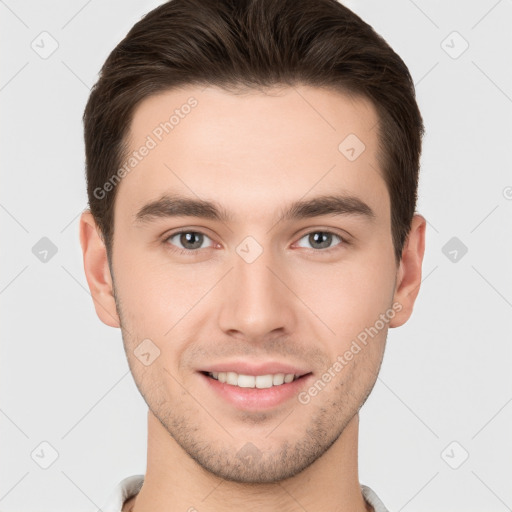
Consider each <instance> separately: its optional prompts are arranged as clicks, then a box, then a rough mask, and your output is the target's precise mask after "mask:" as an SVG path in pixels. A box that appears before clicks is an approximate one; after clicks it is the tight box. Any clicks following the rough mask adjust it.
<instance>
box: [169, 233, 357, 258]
mask: <svg viewBox="0 0 512 512" xmlns="http://www.w3.org/2000/svg"><path fill="white" fill-rule="evenodd" d="M184 233H195V234H198V235H203V236H205V237H207V238H210V237H209V236H208V235H207V234H205V233H203V232H201V231H194V230H185V229H184V230H181V231H176V232H175V233H171V234H170V235H168V236H166V237H165V238H164V240H163V243H164V245H165V246H166V247H167V249H168V250H170V251H171V252H173V253H175V254H178V255H180V256H183V255H184V256H189V257H194V256H196V255H198V254H200V251H201V249H180V248H179V247H176V246H174V245H172V244H171V243H169V240H170V239H171V238H173V237H175V236H177V235H181V234H184ZM314 233H324V234H328V235H333V236H335V237H337V238H339V240H340V243H338V244H336V245H333V246H332V247H328V248H327V249H312V248H309V250H310V251H313V252H315V253H317V254H319V253H322V254H330V253H331V252H332V251H334V250H337V249H339V246H341V245H343V246H347V245H350V242H349V241H348V240H347V239H346V238H344V237H342V236H341V235H339V234H338V233H335V232H334V231H329V230H322V229H315V230H312V231H308V232H307V233H304V234H303V235H302V236H301V237H300V238H299V240H298V241H300V240H302V239H303V238H305V237H307V236H309V235H311V234H314ZM210 240H211V239H210ZM209 248H210V247H205V248H204V249H209Z"/></svg>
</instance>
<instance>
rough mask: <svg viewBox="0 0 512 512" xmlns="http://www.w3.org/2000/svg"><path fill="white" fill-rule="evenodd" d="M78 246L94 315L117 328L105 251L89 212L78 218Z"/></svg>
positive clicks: (116, 316) (114, 304)
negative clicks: (80, 248) (79, 246)
mask: <svg viewBox="0 0 512 512" xmlns="http://www.w3.org/2000/svg"><path fill="white" fill-rule="evenodd" d="M80 245H81V247H82V254H83V262H84V271H85V277H86V279H87V284H88V285H89V290H90V291H91V296H92V299H93V302H94V308H95V310H96V314H97V315H98V317H99V319H100V320H101V321H102V322H103V323H104V324H106V325H109V326H110V327H119V326H120V322H119V317H118V314H117V309H116V303H115V300H114V293H113V285H112V276H111V275H110V268H109V265H108V259H107V249H106V247H105V244H104V243H103V240H102V238H101V236H100V233H99V229H98V227H97V225H96V222H95V221H94V217H93V216H92V213H91V212H90V210H85V211H84V212H83V213H82V215H81V217H80Z"/></svg>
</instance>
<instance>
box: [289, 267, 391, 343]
mask: <svg viewBox="0 0 512 512" xmlns="http://www.w3.org/2000/svg"><path fill="white" fill-rule="evenodd" d="M296 275H297V276H300V279H296V278H295V279H294V280H295V289H296V290H297V295H299V297H301V298H302V299H303V301H304V302H305V303H306V304H307V305H308V306H309V307H310V309H311V310H312V311H313V312H314V313H315V314H316V315H317V316H318V317H319V318H320V319H321V320H322V321H323V322H324V323H325V324H326V326H328V327H329V328H330V330H331V334H333V333H332V331H334V333H335V334H333V336H334V337H335V338H336V339H337V340H340V342H343V340H345V341H347V340H350V339H352V338H353V337H355V336H357V334H359V333H360V332H361V331H362V330H364V329H365V328H366V327H370V326H372V325H374V324H375V322H376V320H378V319H379V315H380V314H382V313H385V312H386V310H388V308H389V307H390V305H391V301H392V297H393V289H394V286H393V285H394V277H395V274H394V267H393V265H389V264H386V263H384V262H381V263H380V264H378V263H376V262H372V263H369V262H367V261H363V258H360V261H358V262H355V261H352V262H340V263H338V264H333V265H309V266H308V268H307V271H306V269H302V271H300V272H297V273H296ZM326 332H327V331H326Z"/></svg>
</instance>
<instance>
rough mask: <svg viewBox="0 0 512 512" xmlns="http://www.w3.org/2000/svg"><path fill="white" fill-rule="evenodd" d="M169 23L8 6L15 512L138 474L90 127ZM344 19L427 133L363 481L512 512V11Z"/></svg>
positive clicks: (10, 423) (7, 457) (141, 413)
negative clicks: (134, 34) (93, 276)
mask: <svg viewBox="0 0 512 512" xmlns="http://www.w3.org/2000/svg"><path fill="white" fill-rule="evenodd" d="M159 3H160V2H158V1H135V0H129V1H127V0H109V1H100V0H89V1H88V2H87V1H83V0H73V1H67V2H62V1H61V2H57V1H46V2H42V1H35V0H31V1H21V0H20V1H17V0H6V1H5V2H4V1H0V24H1V25H0V27H1V28H0V30H1V32H0V38H1V42H0V48H1V58H2V73H1V77H0V102H1V109H2V123H1V149H2V165H1V167H0V172H1V179H2V186H1V191H0V194H1V195H0V222H1V229H2V244H1V252H0V258H1V260H0V268H1V274H0V301H1V312H2V324H1V326H2V339H1V342H2V347H1V348H2V353H1V358H0V365H1V367H0V379H1V392H2V395H1V407H0V432H1V436H0V443H1V452H0V453H1V456H0V460H1V462H2V463H1V473H0V510H2V511H4V512H6V511H17V512H22V511H29V510H30V511H32V512H39V511H41V512H43V511H52V512H57V511H64V510H66V511H70V510H76V511H78V510H81V511H86V510H89V511H95V510H97V508H98V507H99V506H100V505H101V504H102V503H103V502H104V501H105V499H106V497H107V496H108V495H109V494H110V492H111V491H112V489H113V487H114V486H115V485H116V484H117V482H118V481H120V480H121V479H122V478H124V477H126V476H128V475H132V474H137V473H144V471H145V457H146V406H145V403H144V402H143V400H142V398H141V397H140V395H139V393H138V391H137V389H136V387H135V385H134V383H133V380H132V377H131V374H130V373H129V370H128V365H127V363H126V359H125V354H124V351H123V348H122V341H121V334H120V331H119V330H118V329H112V328H109V327H107V326H105V325H103V324H102V323H101V322H100V321H99V319H98V318H97V317H96V314H95V312H94V308H93V302H92V299H91V297H90V295H89V291H88V288H87V283H86V280H85V276H84V272H83V266H82V255H81V250H80V245H79V239H78V218H79V214H80V213H81V211H82V209H83V208H85V207H86V193H85V179H84V151H83V141H82V123H81V116H82V112H83V108H84V106H85V103H86V100H87V97H88V94H89V89H90V87H91V86H92V85H93V83H94V82H95V81H96V78H97V73H98V71H99V69H100V66H101V65H102V63H103V61H104V60H105V58H106V57H107V55H108V54H109V52H110V51H111V50H112V49H113V48H114V46H115V45H116V44H117V43H118V42H119V41H120V40H121V39H122V37H124V35H125V34H126V32H127V31H128V30H129V29H130V27H131V26H132V25H133V24H134V23H135V22H136V21H137V20H139V19H140V17H141V16H142V15H143V14H144V13H146V12H147V11H149V10H150V9H152V8H153V7H155V6H156V5H158V4H159ZM346 5H347V6H348V7H350V8H352V9H353V10H354V11H355V12H357V13H358V14H359V15H360V16H361V17H362V18H363V19H365V20H366V21H367V22H368V23H370V24H371V25H373V26H374V28H375V29H376V30H377V32H379V33H380V34H381V35H382V36H384V38H385V39H386V40H387V41H388V42H389V43H390V44H391V46H392V47H393V48H394V49H395V50H396V51H397V52H398V53H399V54H400V55H401V56H402V58H403V59H404V60H405V62H406V63H407V65H408V66H409V69H410V71H411V73H412V75H413V77H414V80H415V83H416V85H417V96H418V102H419V105H420V108H421V110H422V113H423V116H424V120H425V125H426V129H427V134H426V136H425V139H424V151H423V156H422V166H421V183H420V201H419V205H418V211H419V212H420V213H422V214H423V215H424V216H425V217H426V218H427V220H428V222H429V224H428V230H427V250H426V256H425V261H424V267H423V268H424V280H423V285H422V289H421V291H420V294H419V298H418V300H417V303H416V307H415V311H414V313H413V316H412V318H411V319H410V321H409V322H408V323H407V324H406V325H405V326H403V327H401V328H399V329H392V330H391V331H390V333H389V337H388V345H387V350H386V354H385V358H384V363H383V366H382V371H381V374H380V377H379V379H378V381H377V384H376V386H375V388H374V391H373V393H372V395H371V396H370V398H369V399H368V401H367V403H366V405H365V406H364V407H363V409H362V411H361V433H360V480H361V482H362V483H365V484H367V485H369V486H370V487H372V488H373V489H374V490H375V491H376V492H377V494H378V495H379V496H380V497H381V499H382V500H383V502H384V503H385V504H386V505H387V507H389V509H390V511H392V512H394V511H402V510H404V511H406V512H407V511H413V510H414V511H419V512H421V511H435V510H443V511H446V510H451V511H454V512H455V511H465V512H470V511H483V510H486V511H488V510H495V511H502V510H503V511H505V510H511V509H512V485H511V484H512V469H511V461H512V436H511V433H512V428H511V427H512V403H511V402H512V386H511V381H512V377H511V363H512V354H511V351H512V350H511V339H510V338H511V335H510V333H511V323H512V270H511V268H512V258H511V255H512V242H511V234H512V229H511V228H512V225H511V224H512V222H511V219H512V172H511V168H512V167H511V160H512V157H511V152H510V149H511V146H512V138H511V133H512V130H511V122H512V72H511V63H512V59H511V55H512V36H511V33H512V32H511V30H510V27H511V26H512V1H511V0H501V1H496V0H482V1H471V2H455V1H451V2H447V1H441V0H438V1H435V0H415V1H412V0H396V1H387V2H382V1H378V0H372V1H369V0H366V1H356V0H351V1H347V2H346ZM43 31H46V32H48V33H49V34H51V38H53V39H55V40H56V41H57V43H58V48H57V50H56V51H55V52H54V53H53V54H52V55H51V56H49V57H48V58H46V59H43V58H41V57H40V55H39V53H37V52H36V51H35V50H34V49H33V48H32V47H31V44H33V45H34V46H35V47H36V48H37V49H38V51H39V52H42V51H43V50H44V51H48V50H49V49H51V44H52V42H51V39H50V38H49V37H48V36H45V35H43V36H40V34H41V32H43ZM454 31H456V32H457V33H458V34H460V35H457V34H453V32H454ZM43 38H46V39H43ZM33 41H34V43H33ZM443 41H444V42H443ZM464 41H467V43H468V44H469V47H468V48H467V50H466V51H465V52H464V53H462V54H461V55H458V54H459V53H460V51H461V50H463V49H464V46H465V43H464ZM455 57H457V58H455ZM43 237H47V238H49V239H50V240H51V241H52V243H53V244H55V246H56V248H57V253H56V254H55V255H53V256H52V257H50V255H51V253H50V254H49V255H48V261H46V262H42V261H40V260H39V259H38V258H37V257H36V256H35V255H34V253H33V252H32V248H33V247H34V246H35V245H36V243H37V242H38V241H39V240H40V239H41V238H43ZM452 237H456V238H457V239H458V240H455V242H451V243H455V244H456V245H454V246H453V247H451V246H450V245H449V246H447V248H445V250H444V252H443V247H445V244H447V243H448V242H449V240H450V239H452ZM461 243H463V244H464V245H465V246H466V247H467V249H468V251H467V253H466V254H465V255H462V252H461V251H460V246H461V245H460V244H461ZM457 244H458V248H457ZM454 248H455V250H457V251H458V252H457V259H456V261H453V258H454V256H455V253H453V252H452V253H451V254H450V251H453V250H454ZM445 253H446V255H445ZM43 442H46V443H49V444H50V445H51V447H53V448H50V447H49V446H48V445H46V444H43V445H41V443H43ZM52 450H55V451H56V452H57V453H58V458H57V459H56V460H55V461H54V462H53V463H52V464H51V465H50V466H49V467H48V468H47V469H43V468H42V467H41V465H46V464H50V463H51V462H52ZM467 454H468V455H469V457H468V458H467V460H465V461H464V458H465V457H466V455H467ZM461 463H462V464H461ZM456 466H459V467H458V469H454V467H456Z"/></svg>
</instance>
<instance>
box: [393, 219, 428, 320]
mask: <svg viewBox="0 0 512 512" xmlns="http://www.w3.org/2000/svg"><path fill="white" fill-rule="evenodd" d="M426 224H427V221H426V220H425V218H424V217H423V216H421V215H418V214H416V215H414V217H413V219H412V222H411V230H410V232H409V236H408V237H407V240H406V242H405V244H404V248H403V251H402V259H401V261H400V266H399V268H398V272H397V280H396V289H395V295H394V298H393V303H395V302H396V303H398V304H400V305H401V309H400V311H399V312H398V313H397V314H396V315H395V317H394V318H393V319H392V320H391V321H390V322H389V326H390V327H399V326H400V325H403V324H405V322H407V320H408V319H409V318H410V316H411V314H412V310H413V307H414V302H415V300H416V297H417V296H418V292H419V290H420V285H421V266H422V263H423V255H424V253H425V228H426Z"/></svg>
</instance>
